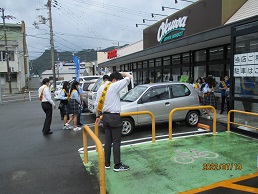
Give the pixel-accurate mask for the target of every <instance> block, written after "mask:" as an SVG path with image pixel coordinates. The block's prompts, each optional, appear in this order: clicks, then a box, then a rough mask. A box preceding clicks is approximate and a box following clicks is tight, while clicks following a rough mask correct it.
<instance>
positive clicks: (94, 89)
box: [88, 72, 134, 113]
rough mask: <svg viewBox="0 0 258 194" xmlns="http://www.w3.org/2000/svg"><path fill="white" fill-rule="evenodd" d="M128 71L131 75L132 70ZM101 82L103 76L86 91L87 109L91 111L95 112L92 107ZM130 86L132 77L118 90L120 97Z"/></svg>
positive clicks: (132, 84)
mask: <svg viewBox="0 0 258 194" xmlns="http://www.w3.org/2000/svg"><path fill="white" fill-rule="evenodd" d="M129 73H130V75H131V76H132V72H129ZM102 84H103V76H102V77H101V78H99V79H98V80H97V81H96V83H95V84H94V86H93V87H92V89H91V90H90V91H89V93H88V109H89V111H90V112H91V113H95V112H96V108H95V107H94V103H95V101H96V97H97V91H98V89H99V87H100V86H101V85H102ZM132 88H134V81H133V78H132V79H131V82H130V84H129V85H128V86H127V87H125V88H123V89H122V90H121V91H120V97H122V96H123V95H124V94H125V93H126V92H128V91H129V90H131V89H132Z"/></svg>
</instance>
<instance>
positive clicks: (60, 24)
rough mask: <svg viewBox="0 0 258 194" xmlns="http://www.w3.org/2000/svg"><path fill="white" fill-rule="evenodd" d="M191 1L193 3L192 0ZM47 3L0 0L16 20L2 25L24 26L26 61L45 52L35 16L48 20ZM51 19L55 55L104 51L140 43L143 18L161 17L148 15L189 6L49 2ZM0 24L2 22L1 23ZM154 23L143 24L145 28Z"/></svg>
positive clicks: (42, 28)
mask: <svg viewBox="0 0 258 194" xmlns="http://www.w3.org/2000/svg"><path fill="white" fill-rule="evenodd" d="M193 1H194V2H195V1H196V0H193ZM46 3H47V0H1V2H0V7H1V8H4V9H5V15H12V16H14V17H15V18H16V19H13V20H6V23H18V22H20V21H22V20H23V21H24V22H25V25H26V34H27V46H28V50H29V59H30V60H31V59H35V58H37V57H39V56H40V55H41V54H42V53H43V52H44V50H45V49H46V48H48V49H49V47H50V41H49V37H50V36H49V22H48V21H46V24H39V25H38V27H39V29H36V28H35V27H34V25H33V23H34V22H36V23H39V17H38V16H39V15H41V16H43V17H45V18H46V19H47V18H48V9H47V7H46V6H45V5H46ZM52 3H53V5H55V7H53V6H52V18H53V31H54V44H55V49H57V50H58V51H59V52H62V51H72V52H77V51H80V50H82V49H95V50H96V49H98V48H101V49H103V48H107V47H109V46H115V45H118V44H119V45H120V46H121V45H124V44H131V43H134V42H137V41H139V40H142V34H143V33H142V31H143V29H144V28H145V27H147V26H144V25H140V26H139V27H138V28H137V27H136V25H135V24H143V21H142V20H143V19H148V20H161V19H163V18H164V16H156V17H155V18H152V17H151V13H155V14H162V15H171V14H173V13H174V12H175V11H176V10H173V9H165V11H162V6H165V7H170V8H178V9H182V8H184V7H185V6H188V5H190V4H191V3H190V2H184V1H183V0H178V3H177V4H176V3H175V0H112V1H111V0H96V1H95V0H52ZM1 22H2V21H1ZM154 22H155V21H146V24H147V25H151V24H153V23H154Z"/></svg>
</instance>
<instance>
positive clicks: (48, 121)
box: [41, 102, 53, 133]
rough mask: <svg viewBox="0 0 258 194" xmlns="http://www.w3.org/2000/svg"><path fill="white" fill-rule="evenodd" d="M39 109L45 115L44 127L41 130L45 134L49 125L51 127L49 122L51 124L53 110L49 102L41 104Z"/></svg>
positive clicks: (48, 129)
mask: <svg viewBox="0 0 258 194" xmlns="http://www.w3.org/2000/svg"><path fill="white" fill-rule="evenodd" d="M41 107H42V109H43V111H44V112H45V114H46V118H45V121H44V126H43V129H42V132H43V133H47V132H49V131H50V125H51V122H52V112H53V108H52V104H50V103H49V102H42V103H41Z"/></svg>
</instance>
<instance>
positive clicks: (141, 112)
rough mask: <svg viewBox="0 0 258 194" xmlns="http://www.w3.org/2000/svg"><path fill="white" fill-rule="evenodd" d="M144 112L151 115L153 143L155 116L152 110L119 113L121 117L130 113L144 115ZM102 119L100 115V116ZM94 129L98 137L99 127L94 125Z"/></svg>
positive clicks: (153, 140)
mask: <svg viewBox="0 0 258 194" xmlns="http://www.w3.org/2000/svg"><path fill="white" fill-rule="evenodd" d="M144 114H148V115H150V116H151V125H152V133H151V134H152V142H153V143H154V142H155V141H156V139H155V136H156V127H155V116H154V114H153V113H152V112H150V111H138V112H124V113H120V116H121V117H127V116H131V115H144ZM100 118H101V119H102V116H101V117H100ZM94 129H95V134H96V136H97V137H98V136H99V128H98V126H97V125H95V126H94Z"/></svg>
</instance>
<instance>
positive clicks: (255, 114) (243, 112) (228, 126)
mask: <svg viewBox="0 0 258 194" xmlns="http://www.w3.org/2000/svg"><path fill="white" fill-rule="evenodd" d="M232 112H236V113H240V114H246V115H253V116H258V114H257V113H253V112H246V111H241V110H230V111H229V112H228V124H227V130H228V131H230V124H234V125H238V126H246V127H248V128H252V129H256V130H258V128H257V127H253V126H250V125H246V124H241V123H236V122H231V121H230V114H231V113H232Z"/></svg>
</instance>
